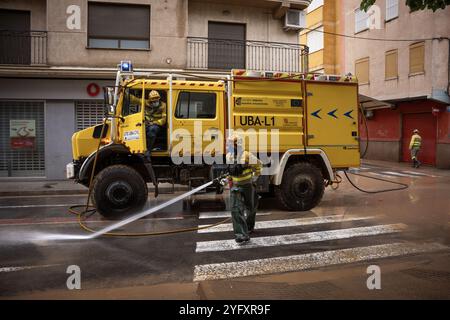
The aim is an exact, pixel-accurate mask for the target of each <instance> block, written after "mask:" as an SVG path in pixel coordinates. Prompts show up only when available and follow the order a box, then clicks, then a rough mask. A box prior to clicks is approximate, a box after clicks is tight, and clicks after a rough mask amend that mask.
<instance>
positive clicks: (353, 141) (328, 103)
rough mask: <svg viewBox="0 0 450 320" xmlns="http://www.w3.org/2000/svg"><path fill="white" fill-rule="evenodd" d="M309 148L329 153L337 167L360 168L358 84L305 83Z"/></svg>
mask: <svg viewBox="0 0 450 320" xmlns="http://www.w3.org/2000/svg"><path fill="white" fill-rule="evenodd" d="M306 106H307V110H306V114H307V116H306V121H307V124H306V127H307V145H308V146H310V147H317V148H320V149H322V150H324V151H325V152H326V153H327V156H328V158H329V159H330V161H331V162H332V165H333V166H335V167H352V166H358V165H359V161H360V155H359V142H358V139H359V137H358V87H357V84H340V83H325V82H307V83H306Z"/></svg>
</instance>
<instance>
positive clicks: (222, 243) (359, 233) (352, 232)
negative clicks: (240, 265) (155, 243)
mask: <svg viewBox="0 0 450 320" xmlns="http://www.w3.org/2000/svg"><path fill="white" fill-rule="evenodd" d="M405 228H406V225H404V224H402V223H399V224H389V225H379V226H371V227H359V228H348V229H338V230H328V231H320V232H308V233H297V234H288V235H280V236H269V237H256V238H252V239H251V241H249V242H248V243H246V244H245V245H241V244H238V243H236V242H235V241H234V239H232V240H214V241H201V242H197V248H196V250H195V251H196V252H208V251H227V250H242V249H250V248H257V247H272V246H280V245H291V244H305V243H311V242H320V241H330V240H339V239H350V238H355V237H367V236H374V235H381V234H389V233H396V232H400V231H402V230H404V229H405Z"/></svg>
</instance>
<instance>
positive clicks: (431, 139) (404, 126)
mask: <svg viewBox="0 0 450 320" xmlns="http://www.w3.org/2000/svg"><path fill="white" fill-rule="evenodd" d="M360 2H361V1H359V0H350V1H343V8H342V9H343V15H344V16H345V18H344V19H343V20H342V21H345V26H344V34H345V35H349V36H351V37H353V38H350V37H346V38H344V41H345V44H344V47H343V50H344V53H343V54H342V55H341V56H340V57H339V59H340V62H339V64H342V65H345V72H351V73H353V74H356V75H357V77H358V80H359V84H360V85H359V92H360V94H362V95H364V96H368V97H372V98H375V99H377V100H380V101H384V102H387V103H388V104H389V105H388V106H386V105H378V106H377V105H376V104H374V105H373V106H372V107H370V108H367V110H366V117H367V119H368V120H367V124H368V137H369V140H370V144H369V149H368V150H367V157H368V158H372V159H380V160H389V161H405V162H406V161H411V159H410V153H409V150H408V146H409V142H410V139H411V135H412V131H413V130H414V129H418V130H420V133H421V136H422V139H423V143H422V150H421V153H420V154H419V159H421V161H422V162H423V163H425V164H429V165H433V166H437V167H439V168H447V169H450V107H449V105H450V98H449V61H450V60H449V52H450V49H449V37H450V20H449V19H448V17H449V16H450V7H447V8H446V9H444V10H441V9H439V10H437V11H436V12H434V13H433V12H432V11H431V10H424V11H418V12H410V10H409V7H407V6H406V5H405V1H403V0H377V1H376V3H375V4H376V5H375V6H374V7H372V8H371V9H369V10H368V12H367V13H365V12H362V11H360V10H359V4H360ZM366 38H370V39H366ZM374 39H376V40H374ZM361 127H362V131H363V132H362V133H361V137H362V139H364V137H366V132H365V130H364V126H361ZM364 145H365V140H363V141H362V146H364Z"/></svg>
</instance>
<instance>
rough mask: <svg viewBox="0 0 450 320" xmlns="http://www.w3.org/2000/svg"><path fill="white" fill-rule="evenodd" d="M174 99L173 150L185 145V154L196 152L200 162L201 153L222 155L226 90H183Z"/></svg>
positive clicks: (192, 154)
mask: <svg viewBox="0 0 450 320" xmlns="http://www.w3.org/2000/svg"><path fill="white" fill-rule="evenodd" d="M174 101H176V107H175V108H174V114H173V133H172V150H178V151H180V150H181V149H183V150H182V155H183V156H187V155H189V154H190V155H191V156H194V157H195V158H196V159H197V160H198V162H197V163H202V162H201V161H200V156H202V155H203V156H212V157H214V156H216V155H219V154H220V155H222V154H223V132H224V111H223V92H213V91H203V92H201V91H180V92H179V93H178V96H177V97H176V99H174ZM180 143H183V145H179V144H180ZM189 146H190V147H189ZM188 148H190V150H186V149H188ZM178 151H176V152H175V153H177V152H178ZM180 155H181V154H180ZM197 160H196V161H197Z"/></svg>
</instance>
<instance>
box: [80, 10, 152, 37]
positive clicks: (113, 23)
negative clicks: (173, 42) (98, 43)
mask: <svg viewBox="0 0 450 320" xmlns="http://www.w3.org/2000/svg"><path fill="white" fill-rule="evenodd" d="M88 35H89V37H90V38H99V39H136V40H148V39H149V38H150V6H147V5H121V4H110V3H108V4H104V3H89V13H88Z"/></svg>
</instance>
